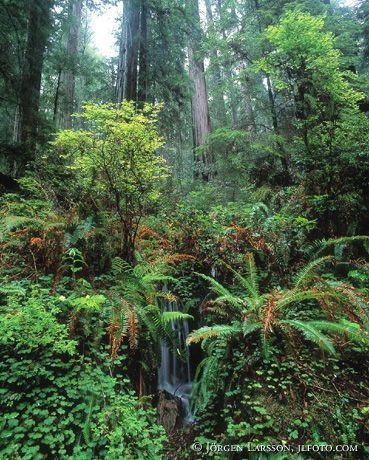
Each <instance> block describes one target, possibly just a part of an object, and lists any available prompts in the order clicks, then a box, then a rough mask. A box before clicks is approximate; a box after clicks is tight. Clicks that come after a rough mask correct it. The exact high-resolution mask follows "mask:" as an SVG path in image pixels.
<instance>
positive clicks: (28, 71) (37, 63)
mask: <svg viewBox="0 0 369 460" xmlns="http://www.w3.org/2000/svg"><path fill="white" fill-rule="evenodd" d="M51 5H52V0H30V2H29V11H28V18H29V19H28V32H27V44H26V49H25V55H24V61H23V68H22V77H21V83H20V91H19V103H18V110H17V115H16V120H15V129H14V142H15V143H18V144H21V145H22V149H23V155H22V158H19V160H18V161H17V164H16V165H15V169H16V171H15V175H19V174H21V173H22V170H23V168H24V167H25V165H26V163H27V162H28V161H30V160H32V159H33V158H34V156H35V152H36V143H37V138H38V128H39V104H40V89H41V73H42V66H43V61H44V51H45V48H46V44H47V39H48V36H49V32H50V28H51V19H50V8H51Z"/></svg>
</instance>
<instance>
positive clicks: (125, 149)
mask: <svg viewBox="0 0 369 460" xmlns="http://www.w3.org/2000/svg"><path fill="white" fill-rule="evenodd" d="M159 110H160V106H153V105H149V104H147V105H145V106H144V108H143V109H142V110H139V111H137V110H135V107H134V104H133V103H132V102H127V101H124V102H122V104H121V105H119V106H114V105H113V104H105V105H100V106H97V105H93V104H85V106H84V111H83V113H82V114H81V115H79V116H78V117H79V118H80V119H81V120H82V121H83V125H84V129H79V130H75V131H72V130H67V131H62V132H60V133H58V134H57V136H56V139H55V140H54V141H53V145H54V147H55V148H56V149H57V151H58V153H59V155H61V156H62V157H63V158H64V159H65V161H66V162H67V163H69V166H68V167H69V168H71V170H72V171H73V173H74V176H75V180H76V182H77V184H78V189H79V192H80V194H81V195H82V197H84V199H86V200H88V201H90V200H91V199H92V200H93V202H94V205H95V206H96V205H97V206H98V208H99V209H100V210H102V209H104V211H105V212H111V213H113V217H114V218H115V219H116V220H117V221H118V222H119V234H120V240H121V247H122V254H121V255H122V256H123V258H125V259H126V260H127V261H128V262H130V263H132V262H133V260H134V255H133V252H134V243H135V238H136V233H137V228H138V224H139V221H140V219H141V217H142V216H143V214H144V213H145V212H147V211H148V209H149V208H150V206H152V205H153V204H154V203H155V202H157V200H158V198H159V196H160V188H159V185H160V181H161V180H162V179H163V178H165V177H166V175H167V168H166V167H165V165H164V163H165V162H164V159H163V158H162V157H161V156H159V155H158V154H157V153H156V151H157V149H158V148H159V147H161V146H162V143H163V142H162V139H161V138H160V137H159V135H158V133H157V129H156V122H157V115H158V112H159Z"/></svg>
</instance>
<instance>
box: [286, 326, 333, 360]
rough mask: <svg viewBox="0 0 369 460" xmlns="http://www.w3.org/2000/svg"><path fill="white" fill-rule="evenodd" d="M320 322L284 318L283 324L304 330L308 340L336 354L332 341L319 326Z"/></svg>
mask: <svg viewBox="0 0 369 460" xmlns="http://www.w3.org/2000/svg"><path fill="white" fill-rule="evenodd" d="M317 323H319V322H316V321H299V320H282V321H281V324H284V325H288V326H291V327H293V328H295V329H297V330H299V331H300V332H302V333H303V334H304V336H305V338H306V339H307V340H311V341H312V342H314V343H315V344H316V345H318V346H319V347H320V348H321V349H322V350H325V351H327V352H328V353H330V354H331V355H335V354H336V350H335V349H334V347H333V344H332V341H331V340H330V339H329V338H328V337H327V336H326V335H324V334H322V333H321V332H320V330H319V329H318V328H317V326H318V325H319V324H317Z"/></svg>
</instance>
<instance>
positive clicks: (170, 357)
mask: <svg viewBox="0 0 369 460" xmlns="http://www.w3.org/2000/svg"><path fill="white" fill-rule="evenodd" d="M163 291H167V286H164V287H163ZM162 308H163V311H178V310H179V308H178V302H177V301H169V300H164V301H163V307H162ZM171 328H172V330H173V331H174V333H175V335H176V336H177V341H178V349H177V352H176V353H174V352H173V351H172V350H170V349H169V347H168V345H167V344H166V343H164V342H162V343H161V366H160V368H159V370H158V389H159V390H166V391H167V392H168V393H171V394H172V395H174V396H177V397H179V398H180V399H181V400H182V404H183V407H184V409H185V411H186V415H185V417H184V420H183V421H184V423H191V422H193V419H192V417H191V413H190V410H189V400H190V395H191V387H192V382H191V368H190V359H189V354H188V353H187V355H186V356H187V359H186V360H184V359H183V358H181V357H180V353H181V350H187V345H186V338H187V336H188V333H189V325H188V321H187V320H185V321H183V320H181V321H171Z"/></svg>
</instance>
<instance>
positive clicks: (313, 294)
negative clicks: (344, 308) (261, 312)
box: [276, 289, 332, 310]
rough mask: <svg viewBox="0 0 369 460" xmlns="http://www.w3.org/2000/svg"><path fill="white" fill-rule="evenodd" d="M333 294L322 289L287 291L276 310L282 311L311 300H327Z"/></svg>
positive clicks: (279, 300) (278, 302)
mask: <svg viewBox="0 0 369 460" xmlns="http://www.w3.org/2000/svg"><path fill="white" fill-rule="evenodd" d="M331 296H332V294H331V293H330V292H327V291H323V290H320V289H307V290H305V291H295V290H294V289H292V290H290V291H285V292H284V293H282V295H281V297H280V298H279V299H278V301H277V305H276V309H277V310H281V309H283V308H284V307H286V306H287V305H290V304H292V303H298V302H302V301H303V300H311V299H316V300H318V299H327V298H329V297H331Z"/></svg>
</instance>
